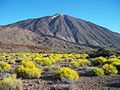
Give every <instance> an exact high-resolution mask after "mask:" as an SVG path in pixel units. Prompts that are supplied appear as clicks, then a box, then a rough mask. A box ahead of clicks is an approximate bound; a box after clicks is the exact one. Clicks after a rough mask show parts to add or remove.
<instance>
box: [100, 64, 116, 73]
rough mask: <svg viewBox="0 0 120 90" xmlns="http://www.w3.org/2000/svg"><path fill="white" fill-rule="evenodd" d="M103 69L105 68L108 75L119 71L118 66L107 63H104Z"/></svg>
mask: <svg viewBox="0 0 120 90" xmlns="http://www.w3.org/2000/svg"><path fill="white" fill-rule="evenodd" d="M102 69H103V70H104V72H105V74H106V75H113V74H117V73H118V70H117V68H116V67H115V66H113V65H112V64H105V65H103V67H102Z"/></svg>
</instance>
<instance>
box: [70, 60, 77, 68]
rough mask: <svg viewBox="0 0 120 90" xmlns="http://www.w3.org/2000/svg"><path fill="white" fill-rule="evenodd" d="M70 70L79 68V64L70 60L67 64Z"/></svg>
mask: <svg viewBox="0 0 120 90" xmlns="http://www.w3.org/2000/svg"><path fill="white" fill-rule="evenodd" d="M69 66H70V67H71V68H79V63H78V61H76V60H72V61H71V62H70V64H69Z"/></svg>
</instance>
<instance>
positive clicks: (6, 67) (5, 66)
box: [0, 61, 10, 70]
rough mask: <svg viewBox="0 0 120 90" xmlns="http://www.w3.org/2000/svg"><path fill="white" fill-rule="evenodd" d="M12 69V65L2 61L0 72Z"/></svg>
mask: <svg viewBox="0 0 120 90" xmlns="http://www.w3.org/2000/svg"><path fill="white" fill-rule="evenodd" d="M5 69H10V65H9V64H8V63H7V62H4V61H0V70H5Z"/></svg>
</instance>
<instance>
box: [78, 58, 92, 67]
mask: <svg viewBox="0 0 120 90" xmlns="http://www.w3.org/2000/svg"><path fill="white" fill-rule="evenodd" d="M78 63H79V66H81V67H86V66H90V65H91V62H90V61H89V60H84V59H81V60H79V61H78Z"/></svg>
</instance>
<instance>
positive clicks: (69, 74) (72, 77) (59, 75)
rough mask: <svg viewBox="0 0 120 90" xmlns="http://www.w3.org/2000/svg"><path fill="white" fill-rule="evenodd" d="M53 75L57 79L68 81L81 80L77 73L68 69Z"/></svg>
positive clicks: (57, 71)
mask: <svg viewBox="0 0 120 90" xmlns="http://www.w3.org/2000/svg"><path fill="white" fill-rule="evenodd" d="M53 75H54V76H55V77H57V78H60V79H61V78H63V77H64V78H66V79H70V80H78V79H79V75H78V73H77V72H76V71H74V70H72V69H70V68H67V67H62V68H60V70H56V71H55V72H54V73H53Z"/></svg>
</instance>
